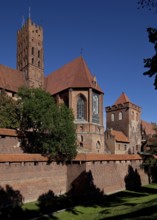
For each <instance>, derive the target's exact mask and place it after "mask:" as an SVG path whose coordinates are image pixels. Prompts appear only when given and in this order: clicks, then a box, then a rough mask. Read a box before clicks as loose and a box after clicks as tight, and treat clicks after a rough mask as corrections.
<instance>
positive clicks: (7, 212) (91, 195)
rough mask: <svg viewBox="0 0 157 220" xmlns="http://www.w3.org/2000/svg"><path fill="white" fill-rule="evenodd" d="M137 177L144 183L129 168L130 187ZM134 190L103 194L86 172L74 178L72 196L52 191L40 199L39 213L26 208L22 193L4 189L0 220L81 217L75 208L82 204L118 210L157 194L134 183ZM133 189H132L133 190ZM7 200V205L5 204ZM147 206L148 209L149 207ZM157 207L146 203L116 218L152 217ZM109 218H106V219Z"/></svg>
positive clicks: (127, 179) (1, 196) (104, 212)
mask: <svg viewBox="0 0 157 220" xmlns="http://www.w3.org/2000/svg"><path fill="white" fill-rule="evenodd" d="M133 177H137V179H136V181H135V179H134V181H135V183H137V180H138V183H139V184H140V181H139V177H138V173H137V171H136V170H135V171H134V170H133V169H131V168H129V169H128V174H127V175H126V178H125V180H126V185H127V184H128V183H129V181H130V182H131V181H132V178H133ZM129 186H131V189H134V190H133V191H122V192H118V193H115V194H112V195H108V196H107V195H104V194H103V192H102V191H101V190H100V189H99V188H97V187H96V186H95V185H94V181H93V176H92V172H91V171H88V172H85V171H83V172H82V173H80V175H79V176H78V177H77V178H76V179H74V180H73V181H72V183H71V189H70V190H69V192H68V193H66V194H64V195H60V196H57V195H55V194H54V192H53V191H51V190H49V191H48V192H47V193H45V194H42V195H41V196H39V198H38V201H37V203H36V204H37V206H38V209H37V210H30V209H22V204H23V198H22V195H21V194H20V192H19V191H17V190H13V189H12V188H11V187H10V186H7V187H6V189H4V188H2V187H1V188H0V219H5V220H7V219H16V220H18V219H20V220H21V219H22V220H29V219H33V218H37V217H38V219H39V220H40V219H43V220H44V219H45V220H48V219H57V217H55V216H53V213H54V212H56V211H58V210H62V209H66V210H67V211H69V212H71V213H72V214H74V215H79V214H81V212H80V211H77V210H76V209H75V208H74V207H75V206H78V205H81V206H83V207H96V206H100V207H105V208H107V207H108V208H114V207H116V206H117V205H123V204H124V205H125V206H134V205H135V204H134V202H132V203H126V199H129V198H130V199H131V198H138V197H143V196H147V195H150V194H155V193H157V189H154V188H147V187H139V186H138V187H132V186H133V181H132V182H131V184H129ZM135 186H136V184H135ZM129 189H130V188H129ZM4 201H5V202H4ZM145 205H147V206H148V207H147V206H145ZM155 207H156V206H154V203H152V205H151V203H150V202H149V203H147V204H146V203H145V204H144V207H141V208H140V210H138V211H134V212H132V213H130V214H124V215H119V216H116V219H125V218H134V217H137V216H139V215H146V214H147V215H148V216H149V214H148V213H151V214H153V213H156V210H155V209H156V208H155ZM109 212H110V210H109V209H108V210H105V211H103V212H101V214H103V215H105V214H107V213H109ZM104 219H105V218H104ZM106 219H115V217H114V218H113V217H110V218H106Z"/></svg>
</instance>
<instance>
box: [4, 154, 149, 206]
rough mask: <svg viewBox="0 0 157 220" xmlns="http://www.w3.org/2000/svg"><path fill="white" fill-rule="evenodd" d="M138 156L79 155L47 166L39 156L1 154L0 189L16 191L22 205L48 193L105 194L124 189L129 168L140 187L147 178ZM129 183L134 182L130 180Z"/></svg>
mask: <svg viewBox="0 0 157 220" xmlns="http://www.w3.org/2000/svg"><path fill="white" fill-rule="evenodd" d="M141 163H142V159H141V158H140V156H139V155H100V154H79V155H78V156H77V157H76V158H75V160H73V161H72V162H71V164H64V165H63V164H61V163H59V164H57V163H56V162H52V163H50V164H49V163H47V159H46V158H45V157H42V156H41V155H33V154H30V155H29V154H21V155H19V154H18V155H15V154H14V155H7V154H5V155H4V154H0V177H1V178H0V187H2V188H5V187H6V185H8V186H10V187H12V188H13V190H18V191H19V192H20V194H21V195H22V196H23V198H24V202H30V201H35V200H37V199H38V197H39V196H40V195H42V194H44V193H47V192H48V191H50V190H51V191H53V192H54V193H55V194H57V195H60V194H63V193H65V192H69V191H73V192H74V193H82V194H83V193H86V191H87V190H88V189H89V186H91V185H92V186H93V187H95V189H97V190H99V191H100V192H103V193H104V194H108V193H112V192H116V191H119V190H123V189H125V184H126V183H125V178H126V176H127V174H128V170H129V167H132V171H133V172H136V173H138V174H139V175H140V179H141V182H142V185H144V184H148V178H147V175H146V174H145V173H144V172H143V170H141V169H140V167H139V166H140V164H141ZM132 181H135V180H134V178H132Z"/></svg>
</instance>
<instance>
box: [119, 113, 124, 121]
mask: <svg viewBox="0 0 157 220" xmlns="http://www.w3.org/2000/svg"><path fill="white" fill-rule="evenodd" d="M122 119H123V114H122V112H119V120H122Z"/></svg>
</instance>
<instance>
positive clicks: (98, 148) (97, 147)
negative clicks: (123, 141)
mask: <svg viewBox="0 0 157 220" xmlns="http://www.w3.org/2000/svg"><path fill="white" fill-rule="evenodd" d="M100 147H101V144H100V141H97V142H96V149H97V151H98V152H99V150H100Z"/></svg>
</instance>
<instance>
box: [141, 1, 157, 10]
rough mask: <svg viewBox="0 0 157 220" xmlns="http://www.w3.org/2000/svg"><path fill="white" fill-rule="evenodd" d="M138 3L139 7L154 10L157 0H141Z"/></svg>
mask: <svg viewBox="0 0 157 220" xmlns="http://www.w3.org/2000/svg"><path fill="white" fill-rule="evenodd" d="M137 3H138V9H140V8H148V9H149V10H152V9H153V8H156V7H157V0H139V1H138V2H137Z"/></svg>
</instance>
